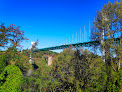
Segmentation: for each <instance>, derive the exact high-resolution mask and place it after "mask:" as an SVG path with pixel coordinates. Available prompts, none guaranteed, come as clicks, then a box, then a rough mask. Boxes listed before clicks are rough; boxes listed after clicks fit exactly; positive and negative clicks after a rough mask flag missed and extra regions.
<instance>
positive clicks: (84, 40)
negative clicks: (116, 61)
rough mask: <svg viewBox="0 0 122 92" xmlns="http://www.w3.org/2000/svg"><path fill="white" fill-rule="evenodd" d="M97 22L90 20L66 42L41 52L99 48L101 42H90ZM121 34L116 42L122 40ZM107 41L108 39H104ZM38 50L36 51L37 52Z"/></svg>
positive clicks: (116, 37) (116, 36)
mask: <svg viewBox="0 0 122 92" xmlns="http://www.w3.org/2000/svg"><path fill="white" fill-rule="evenodd" d="M93 22H95V18H94V19H92V20H90V21H89V22H88V23H86V24H85V25H84V26H83V27H81V28H80V29H79V30H77V31H75V33H74V34H72V35H71V36H69V37H68V38H66V39H65V40H63V41H61V42H59V43H58V44H55V45H54V46H51V47H47V48H41V49H39V50H40V51H49V50H58V49H65V48H69V47H74V48H77V47H90V46H93V45H94V46H98V45H100V42H101V41H98V40H94V41H93V40H90V38H91V37H90V36H91V33H92V31H91V30H93V27H94V25H93V24H92V23H93ZM120 35H121V33H116V34H115V40H120V39H119V36H120ZM104 40H107V39H104ZM36 51H38V50H35V52H36Z"/></svg>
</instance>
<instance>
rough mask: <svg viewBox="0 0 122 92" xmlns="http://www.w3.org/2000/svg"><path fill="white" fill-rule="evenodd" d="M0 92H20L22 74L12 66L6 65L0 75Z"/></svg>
mask: <svg viewBox="0 0 122 92" xmlns="http://www.w3.org/2000/svg"><path fill="white" fill-rule="evenodd" d="M0 81H1V82H0V85H1V86H0V92H20V91H21V90H20V88H19V87H20V85H21V83H22V73H21V71H20V69H19V68H18V67H16V66H14V65H8V66H7V67H6V68H5V69H4V71H3V72H2V74H0Z"/></svg>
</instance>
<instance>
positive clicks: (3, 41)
mask: <svg viewBox="0 0 122 92" xmlns="http://www.w3.org/2000/svg"><path fill="white" fill-rule="evenodd" d="M22 40H28V39H27V38H25V37H24V31H22V30H20V26H19V27H16V26H15V25H13V24H12V25H10V26H9V27H7V28H6V27H5V26H4V23H1V25H0V47H8V46H7V44H8V43H9V44H10V46H14V47H17V46H19V47H20V42H21V41H22Z"/></svg>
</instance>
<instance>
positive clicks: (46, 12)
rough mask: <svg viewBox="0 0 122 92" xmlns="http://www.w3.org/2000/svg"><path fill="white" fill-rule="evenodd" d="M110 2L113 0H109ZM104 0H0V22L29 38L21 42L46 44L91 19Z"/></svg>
mask: <svg viewBox="0 0 122 92" xmlns="http://www.w3.org/2000/svg"><path fill="white" fill-rule="evenodd" d="M109 1H111V2H114V0H109ZM107 2H108V0H0V9H1V10H0V22H3V23H5V25H6V26H9V25H10V24H15V25H16V26H20V29H21V30H23V31H25V37H27V38H28V39H29V41H28V42H26V41H24V42H23V43H22V45H23V46H24V49H26V48H30V44H31V41H36V40H37V39H38V40H39V44H38V48H44V47H50V46H54V45H55V44H57V43H59V42H60V41H62V40H64V39H66V38H67V37H69V36H70V35H72V34H73V33H74V32H75V31H77V30H79V29H80V28H81V27H82V26H83V25H84V24H86V23H87V22H89V21H90V20H91V19H93V18H94V17H95V15H96V13H97V11H98V10H100V9H101V8H102V7H103V6H104V4H107Z"/></svg>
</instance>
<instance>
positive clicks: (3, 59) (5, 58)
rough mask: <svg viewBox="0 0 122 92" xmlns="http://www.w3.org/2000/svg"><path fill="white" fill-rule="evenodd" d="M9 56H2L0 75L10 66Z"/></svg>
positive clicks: (0, 59) (0, 58)
mask: <svg viewBox="0 0 122 92" xmlns="http://www.w3.org/2000/svg"><path fill="white" fill-rule="evenodd" d="M8 61H9V56H8V55H7V54H1V55H0V73H1V72H2V71H3V70H4V68H5V67H6V66H7V65H8V63H9V62H8Z"/></svg>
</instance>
